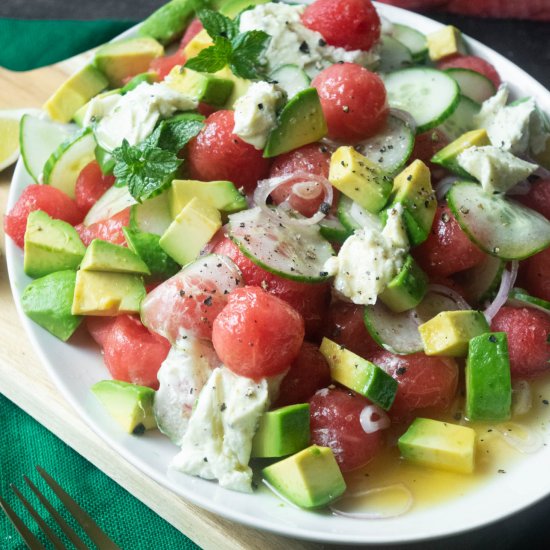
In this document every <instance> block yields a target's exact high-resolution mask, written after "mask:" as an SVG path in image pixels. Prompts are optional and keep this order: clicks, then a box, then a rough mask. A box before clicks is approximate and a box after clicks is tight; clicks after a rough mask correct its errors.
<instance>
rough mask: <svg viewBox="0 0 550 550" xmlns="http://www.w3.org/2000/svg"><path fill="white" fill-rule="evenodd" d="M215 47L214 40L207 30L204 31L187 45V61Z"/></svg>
mask: <svg viewBox="0 0 550 550" xmlns="http://www.w3.org/2000/svg"><path fill="white" fill-rule="evenodd" d="M213 45H214V42H212V38H210V35H209V34H208V33H207V32H206V30H205V29H203V30H202V31H200V32H198V33H197V34H196V35H195V36H194V37H193V38H192V39H191V40H190V41H189V42H188V43H187V45H186V46H185V48H183V55H184V56H185V59H191V58H193V57H197V55H199V54H200V53H201V52H202V50H205V49H206V48H209V47H210V46H213Z"/></svg>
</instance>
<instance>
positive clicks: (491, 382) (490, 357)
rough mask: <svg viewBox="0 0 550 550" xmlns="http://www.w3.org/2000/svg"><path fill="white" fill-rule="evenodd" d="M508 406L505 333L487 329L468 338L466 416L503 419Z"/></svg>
mask: <svg viewBox="0 0 550 550" xmlns="http://www.w3.org/2000/svg"><path fill="white" fill-rule="evenodd" d="M511 406H512V381H511V378H510V357H509V355H508V339H507V336H506V333H505V332H490V333H487V334H482V335H481V336H476V337H474V338H472V339H471V340H470V344H469V349H468V359H467V360H466V416H467V417H468V419H470V420H487V421H502V420H507V419H508V418H510V411H511Z"/></svg>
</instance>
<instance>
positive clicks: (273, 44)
mask: <svg viewBox="0 0 550 550" xmlns="http://www.w3.org/2000/svg"><path fill="white" fill-rule="evenodd" d="M304 10H305V6H303V5H300V6H291V5H289V4H275V3H272V2H270V3H268V4H261V5H259V6H256V7H255V8H254V9H251V10H248V11H245V12H243V14H242V15H241V19H240V27H239V29H240V31H241V32H246V31H252V30H260V31H264V32H266V33H267V34H269V35H270V36H271V41H270V43H269V45H268V47H267V50H266V53H265V62H266V64H267V68H268V71H270V72H272V71H273V70H274V69H276V68H278V67H281V66H282V65H289V64H290V65H297V66H298V67H300V68H301V69H304V70H305V72H306V73H307V74H308V75H309V76H310V77H311V78H313V77H314V76H315V75H316V74H318V73H319V72H320V71H322V70H323V69H324V68H326V67H328V66H330V65H333V64H334V63H338V62H339V61H344V62H349V63H358V64H359V65H363V66H369V65H373V64H375V63H376V62H377V61H378V55H377V54H376V53H375V52H374V51H372V50H371V51H368V52H365V51H362V50H352V51H347V50H344V48H335V47H333V46H329V45H327V43H326V42H325V40H324V39H323V37H322V35H321V34H320V33H318V32H316V31H312V30H311V29H308V28H307V27H305V26H304V25H303V24H302V13H303V12H304Z"/></svg>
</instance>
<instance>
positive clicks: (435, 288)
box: [428, 283, 472, 309]
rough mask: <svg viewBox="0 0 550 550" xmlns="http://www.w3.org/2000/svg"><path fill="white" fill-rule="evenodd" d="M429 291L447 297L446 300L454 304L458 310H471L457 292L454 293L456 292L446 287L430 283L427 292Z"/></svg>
mask: <svg viewBox="0 0 550 550" xmlns="http://www.w3.org/2000/svg"><path fill="white" fill-rule="evenodd" d="M430 291H432V292H435V293H436V294H442V295H443V296H447V298H450V299H451V300H452V301H453V302H455V303H456V305H457V306H459V307H460V309H472V307H471V306H470V304H469V303H468V302H467V301H466V300H465V299H464V298H463V297H462V296H461V295H460V294H459V293H458V292H456V290H453V289H452V288H449V287H448V286H445V285H439V284H435V283H431V284H429V285H428V292H430Z"/></svg>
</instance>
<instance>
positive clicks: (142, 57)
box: [94, 37, 164, 88]
mask: <svg viewBox="0 0 550 550" xmlns="http://www.w3.org/2000/svg"><path fill="white" fill-rule="evenodd" d="M163 54H164V48H163V47H162V44H160V43H159V42H157V41H156V40H155V39H154V38H150V37H139V38H128V39H126V40H118V41H116V42H108V43H107V44H104V45H103V46H101V47H100V48H99V49H98V50H97V52H96V54H95V58H94V64H95V66H96V67H97V68H98V69H99V70H100V71H102V72H103V73H104V74H105V75H106V76H107V78H108V80H109V83H110V85H111V86H113V87H115V88H119V87H120V86H122V85H123V84H124V79H125V78H126V77H128V76H133V75H136V74H139V73H143V72H145V71H147V69H148V68H149V65H150V64H151V61H152V60H153V59H155V58H156V57H160V56H161V55H163Z"/></svg>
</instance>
